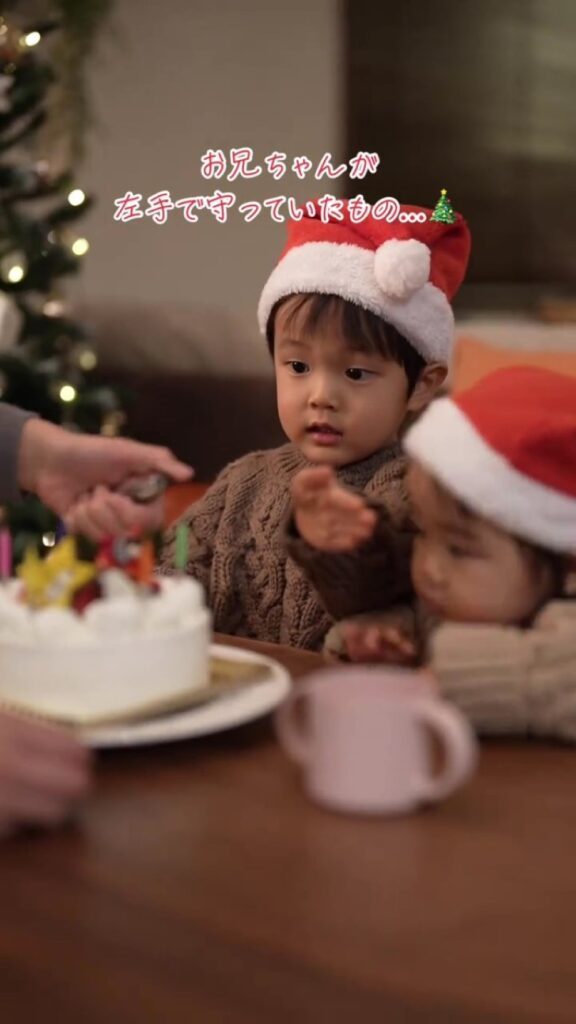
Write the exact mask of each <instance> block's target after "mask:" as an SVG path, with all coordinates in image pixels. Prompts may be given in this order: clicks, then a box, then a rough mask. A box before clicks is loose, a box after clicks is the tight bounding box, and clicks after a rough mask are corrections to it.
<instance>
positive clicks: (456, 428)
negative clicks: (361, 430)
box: [404, 366, 576, 553]
mask: <svg viewBox="0 0 576 1024" xmlns="http://www.w3.org/2000/svg"><path fill="white" fill-rule="evenodd" d="M404 446H405V448H406V451H407V452H408V454H409V455H410V456H412V458H414V459H416V460H417V461H418V462H419V463H421V465H422V466H424V468H425V469H427V470H428V471H429V472H430V473H431V475H432V476H433V477H434V478H435V479H436V480H437V481H438V482H439V483H440V484H442V485H443V486H444V487H445V488H446V490H448V491H450V493H452V494H454V495H455V496H456V497H457V498H459V499H460V500H461V501H463V502H464V503H465V504H466V505H467V506H468V507H469V508H470V509H471V510H472V511H473V512H476V513H477V514H478V515H481V516H484V517H485V518H486V519H489V520H490V521H491V522H493V523H494V524H495V525H496V526H499V527H501V528H502V529H504V530H506V531H507V532H509V533H513V534H515V535H516V536H518V537H522V538H523V539H525V540H527V541H531V542H532V543H533V544H538V545H540V546H541V547H544V548H548V549H550V550H551V551H559V552H566V553H574V552H576V379H575V378H573V377H565V376H564V375H563V374H560V373H554V372H552V371H551V370H541V369H538V368H537V367H531V366H514V367H507V368H506V369H502V370H497V371H496V372H495V373H491V374H490V375H489V376H487V377H484V378H482V380H480V381H479V382H478V383H476V384H475V385H474V386H473V387H471V388H469V389H468V390H467V391H463V392H462V393H461V394H459V395H455V396H453V397H451V398H441V399H439V400H438V401H436V402H433V403H432V405H431V406H429V407H428V409H427V410H426V412H425V413H424V414H423V415H422V416H421V417H420V419H419V420H418V421H417V422H416V423H415V424H414V426H413V427H412V428H411V429H410V430H409V431H408V433H407V434H406V437H405V439H404Z"/></svg>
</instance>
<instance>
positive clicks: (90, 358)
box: [72, 345, 98, 373]
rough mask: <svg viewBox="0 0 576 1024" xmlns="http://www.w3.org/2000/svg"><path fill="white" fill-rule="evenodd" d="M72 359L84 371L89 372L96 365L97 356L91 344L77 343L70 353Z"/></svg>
mask: <svg viewBox="0 0 576 1024" xmlns="http://www.w3.org/2000/svg"><path fill="white" fill-rule="evenodd" d="M72 359H73V362H74V363H75V365H76V366H78V367H79V368H80V369H81V370H83V371H84V373H90V372H91V371H92V370H95V369H96V367H97V365H98V356H97V355H96V352H95V351H94V349H93V348H92V346H91V345H77V346H76V348H75V349H74V351H73V353H72Z"/></svg>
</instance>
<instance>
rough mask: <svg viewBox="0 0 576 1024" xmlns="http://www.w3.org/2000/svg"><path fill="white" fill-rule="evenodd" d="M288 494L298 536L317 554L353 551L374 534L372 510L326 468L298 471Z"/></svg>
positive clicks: (318, 467) (373, 514)
mask: <svg viewBox="0 0 576 1024" xmlns="http://www.w3.org/2000/svg"><path fill="white" fill-rule="evenodd" d="M291 494H292V501H293V504H294V520H295V523H296V527H297V529H298V532H299V534H300V536H301V537H303V538H304V540H306V541H307V542H308V544H310V545H312V547H315V548H318V549H319V550H320V551H353V550H354V549H355V548H357V547H359V546H360V545H361V544H362V543H364V541H367V540H368V539H369V538H370V537H371V536H372V533H373V532H374V527H375V525H376V518H377V516H376V512H375V511H374V509H371V508H370V507H369V506H368V504H367V503H366V501H365V499H364V498H363V497H362V496H361V495H360V494H355V493H354V491H350V490H348V489H347V488H346V487H343V486H342V484H340V483H339V481H338V479H337V477H336V474H335V473H334V470H333V469H331V468H330V467H329V466H315V467H313V468H311V469H302V470H301V471H300V472H299V473H297V474H296V476H295V477H294V479H293V481H292V487H291Z"/></svg>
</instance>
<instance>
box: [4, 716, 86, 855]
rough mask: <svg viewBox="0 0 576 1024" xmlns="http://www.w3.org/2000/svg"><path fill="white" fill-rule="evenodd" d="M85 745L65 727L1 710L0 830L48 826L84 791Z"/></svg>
mask: <svg viewBox="0 0 576 1024" xmlns="http://www.w3.org/2000/svg"><path fill="white" fill-rule="evenodd" d="M90 767H91V756H90V751H89V750H87V749H86V748H85V747H83V746H82V745H81V744H80V743H78V741H77V740H76V739H74V737H73V736H72V735H70V734H69V733H68V732H66V731H65V730H60V729H55V728H53V727H52V726H48V725H44V724H43V723H40V722H35V721H33V720H32V719H27V718H24V717H21V718H20V717H16V716H13V715H9V714H4V713H0V836H2V835H7V834H9V833H10V832H12V831H14V830H15V829H16V828H18V827H19V826H22V825H44V826H53V825H58V824H61V823H62V822H63V821H65V820H66V818H67V817H68V816H69V815H70V812H71V811H72V809H73V808H74V807H75V805H76V804H77V802H78V801H79V800H80V799H81V798H82V797H83V796H85V795H86V793H87V792H88V790H89V788H90V778H91V770H90Z"/></svg>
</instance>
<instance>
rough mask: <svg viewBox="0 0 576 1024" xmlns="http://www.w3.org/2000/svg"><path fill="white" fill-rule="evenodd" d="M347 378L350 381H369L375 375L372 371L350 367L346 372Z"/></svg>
mask: <svg viewBox="0 0 576 1024" xmlns="http://www.w3.org/2000/svg"><path fill="white" fill-rule="evenodd" d="M346 376H347V377H348V379H349V380H368V378H369V377H373V376H374V374H373V372H372V371H371V370H363V369H362V367H361V366H350V367H349V368H348V369H347V370H346Z"/></svg>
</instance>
